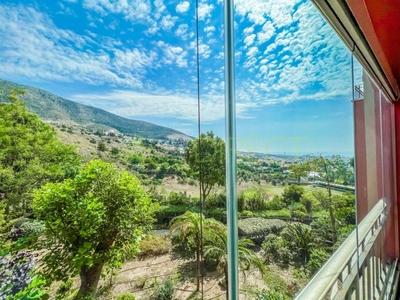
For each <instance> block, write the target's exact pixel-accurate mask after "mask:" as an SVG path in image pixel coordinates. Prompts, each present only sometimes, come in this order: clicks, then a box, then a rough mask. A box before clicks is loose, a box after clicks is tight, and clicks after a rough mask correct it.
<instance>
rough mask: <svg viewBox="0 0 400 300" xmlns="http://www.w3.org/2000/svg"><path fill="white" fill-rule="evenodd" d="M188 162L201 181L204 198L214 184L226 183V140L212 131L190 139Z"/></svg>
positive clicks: (187, 153) (187, 154)
mask: <svg viewBox="0 0 400 300" xmlns="http://www.w3.org/2000/svg"><path fill="white" fill-rule="evenodd" d="M186 162H187V164H188V165H189V166H190V169H191V171H192V174H193V176H195V177H196V178H197V179H198V180H199V182H200V186H201V189H202V194H203V200H204V199H205V198H206V197H207V196H208V194H209V193H210V191H211V189H212V188H213V186H215V185H224V184H225V176H226V175H225V142H224V141H223V140H222V139H221V138H219V137H217V136H215V135H214V133H213V132H212V131H211V132H207V134H204V133H202V134H201V135H200V137H199V138H197V139H195V140H193V141H189V143H188V147H187V150H186Z"/></svg>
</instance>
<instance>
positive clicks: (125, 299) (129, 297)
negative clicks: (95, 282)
mask: <svg viewBox="0 0 400 300" xmlns="http://www.w3.org/2000/svg"><path fill="white" fill-rule="evenodd" d="M135 299H136V297H135V295H133V294H131V293H129V292H126V293H123V294H121V295H118V296H117V298H115V300H135Z"/></svg>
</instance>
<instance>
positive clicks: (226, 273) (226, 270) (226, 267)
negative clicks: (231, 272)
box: [224, 263, 229, 300]
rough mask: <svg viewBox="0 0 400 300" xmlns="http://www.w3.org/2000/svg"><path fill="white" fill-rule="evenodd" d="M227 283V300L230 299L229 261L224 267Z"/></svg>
mask: <svg viewBox="0 0 400 300" xmlns="http://www.w3.org/2000/svg"><path fill="white" fill-rule="evenodd" d="M224 273H225V284H226V300H229V284H228V263H226V265H225V267H224Z"/></svg>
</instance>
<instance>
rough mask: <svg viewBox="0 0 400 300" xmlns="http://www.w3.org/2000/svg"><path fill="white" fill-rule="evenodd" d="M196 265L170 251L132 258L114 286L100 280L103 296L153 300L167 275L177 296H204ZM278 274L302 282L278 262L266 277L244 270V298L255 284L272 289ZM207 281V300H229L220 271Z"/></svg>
mask: <svg viewBox="0 0 400 300" xmlns="http://www.w3.org/2000/svg"><path fill="white" fill-rule="evenodd" d="M194 267H195V264H194V261H185V260H176V259H173V258H172V256H171V255H170V254H165V255H160V256H157V257H152V258H146V259H143V260H138V259H135V260H132V261H129V262H127V263H125V264H124V266H123V268H122V269H121V270H120V271H119V272H118V274H117V275H116V276H115V277H114V278H113V284H112V286H111V288H104V286H109V285H108V284H107V282H101V283H100V286H103V288H101V287H100V289H103V294H102V296H100V299H102V300H106V299H107V300H108V299H115V297H116V296H117V295H120V294H122V293H124V292H131V293H132V294H134V295H135V296H136V300H148V299H151V296H152V295H153V294H154V293H155V291H156V290H157V287H158V286H159V285H160V284H161V282H162V281H163V280H165V279H166V278H167V277H171V278H173V279H174V280H175V282H177V284H176V286H175V292H174V295H173V299H182V300H183V299H193V300H194V299H201V297H200V295H199V294H197V293H196V291H195V290H196V283H195V282H196V280H195V277H194V274H195V273H194ZM278 277H279V280H283V281H284V282H287V283H288V286H289V285H291V283H292V282H294V281H298V280H297V279H295V278H293V275H292V272H291V271H290V270H289V269H287V270H282V269H280V268H278V267H277V266H275V265H271V266H270V267H269V270H268V274H267V276H265V277H264V278H262V276H261V274H260V273H259V271H257V270H250V271H249V272H247V273H246V276H243V274H242V273H240V276H239V285H240V288H241V291H240V299H252V297H251V296H248V295H246V293H245V292H244V290H243V288H251V287H253V288H257V289H260V290H261V289H263V288H268V284H267V282H268V278H273V280H275V279H276V278H278ZM266 278H267V280H266ZM266 281H267V282H266ZM203 282H204V285H203V293H204V299H207V300H211V299H220V300H223V299H226V296H225V288H224V287H223V286H222V285H221V284H222V283H223V280H222V276H221V275H220V273H218V272H217V271H213V272H210V271H208V272H207V273H206V276H205V277H204V279H203ZM301 285H303V284H301ZM197 296H198V297H197Z"/></svg>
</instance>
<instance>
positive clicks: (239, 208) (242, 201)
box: [237, 192, 245, 211]
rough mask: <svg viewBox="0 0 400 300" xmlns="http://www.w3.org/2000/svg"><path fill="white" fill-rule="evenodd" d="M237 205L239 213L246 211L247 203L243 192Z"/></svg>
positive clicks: (238, 198)
mask: <svg viewBox="0 0 400 300" xmlns="http://www.w3.org/2000/svg"><path fill="white" fill-rule="evenodd" d="M237 201H238V203H237V205H238V211H242V210H243V209H244V203H245V199H244V193H243V192H241V193H240V194H239V196H238V197H237Z"/></svg>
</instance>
